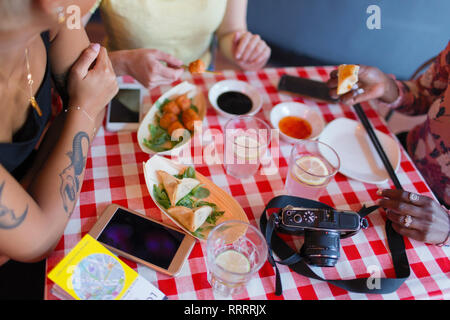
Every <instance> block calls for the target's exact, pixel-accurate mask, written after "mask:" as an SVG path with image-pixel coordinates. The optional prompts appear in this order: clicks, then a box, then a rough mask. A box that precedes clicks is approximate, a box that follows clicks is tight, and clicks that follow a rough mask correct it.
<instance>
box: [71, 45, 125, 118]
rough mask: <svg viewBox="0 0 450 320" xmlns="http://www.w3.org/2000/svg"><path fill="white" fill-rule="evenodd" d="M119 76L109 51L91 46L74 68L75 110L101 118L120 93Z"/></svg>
mask: <svg viewBox="0 0 450 320" xmlns="http://www.w3.org/2000/svg"><path fill="white" fill-rule="evenodd" d="M118 90H119V89H118V85H117V80H116V75H115V73H114V70H113V67H112V64H111V61H110V60H109V58H108V53H107V51H106V49H105V48H103V47H101V46H100V45H99V44H91V45H90V46H89V48H87V49H86V50H84V52H83V53H82V54H81V56H80V58H79V59H78V60H77V61H76V62H75V64H74V65H73V66H72V69H71V71H70V74H69V78H68V94H69V101H70V106H69V108H71V107H80V108H84V110H85V111H86V112H88V113H89V114H90V116H91V117H92V118H95V117H97V115H99V114H100V113H101V112H102V111H103V110H104V109H105V107H106V105H107V104H108V103H109V101H111V99H112V98H113V97H114V96H115V95H116V93H117V92H118Z"/></svg>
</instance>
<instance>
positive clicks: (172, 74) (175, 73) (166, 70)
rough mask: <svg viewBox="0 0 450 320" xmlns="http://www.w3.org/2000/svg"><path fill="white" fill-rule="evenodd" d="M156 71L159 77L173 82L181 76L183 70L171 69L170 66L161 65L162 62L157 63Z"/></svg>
mask: <svg viewBox="0 0 450 320" xmlns="http://www.w3.org/2000/svg"><path fill="white" fill-rule="evenodd" d="M156 72H157V74H158V75H159V76H160V77H161V78H163V79H167V80H170V81H171V82H173V81H175V80H177V79H178V78H180V77H181V75H182V74H183V72H184V70H183V69H173V68H170V67H166V66H163V65H162V64H159V65H158V66H157V67H156Z"/></svg>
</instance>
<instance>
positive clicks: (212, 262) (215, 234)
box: [206, 220, 267, 297]
mask: <svg viewBox="0 0 450 320" xmlns="http://www.w3.org/2000/svg"><path fill="white" fill-rule="evenodd" d="M206 252H207V253H206V258H207V266H208V281H209V283H210V284H211V286H212V288H213V290H214V293H216V294H218V295H219V296H223V297H228V296H231V295H234V294H238V293H240V292H242V290H243V289H244V288H245V286H246V284H247V283H248V281H249V280H250V279H251V278H252V276H253V275H254V274H255V273H256V272H258V270H259V269H260V268H261V267H262V265H263V264H264V263H265V261H266V260H267V244H266V240H265V238H264V236H263V235H262V233H261V232H260V231H259V230H258V229H257V228H255V227H253V226H252V225H250V224H248V223H245V222H242V221H237V220H229V221H226V222H223V223H221V224H219V225H218V226H216V227H215V228H214V229H213V230H212V231H211V232H210V233H209V235H208V240H207V243H206Z"/></svg>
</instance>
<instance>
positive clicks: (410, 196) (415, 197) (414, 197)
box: [408, 192, 419, 202]
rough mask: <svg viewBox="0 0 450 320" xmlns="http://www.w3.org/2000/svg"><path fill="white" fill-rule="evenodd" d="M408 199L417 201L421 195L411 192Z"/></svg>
mask: <svg viewBox="0 0 450 320" xmlns="http://www.w3.org/2000/svg"><path fill="white" fill-rule="evenodd" d="M408 199H409V201H411V202H417V201H419V195H417V194H415V193H412V192H410V193H409V195H408Z"/></svg>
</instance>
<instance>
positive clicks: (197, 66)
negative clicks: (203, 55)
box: [189, 60, 206, 73]
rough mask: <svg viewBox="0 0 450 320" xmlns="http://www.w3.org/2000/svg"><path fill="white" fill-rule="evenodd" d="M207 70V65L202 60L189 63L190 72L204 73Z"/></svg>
mask: <svg viewBox="0 0 450 320" xmlns="http://www.w3.org/2000/svg"><path fill="white" fill-rule="evenodd" d="M205 71H206V65H205V63H204V62H203V61H202V60H195V61H193V62H191V63H190V64H189V72H190V73H203V72H205Z"/></svg>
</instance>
